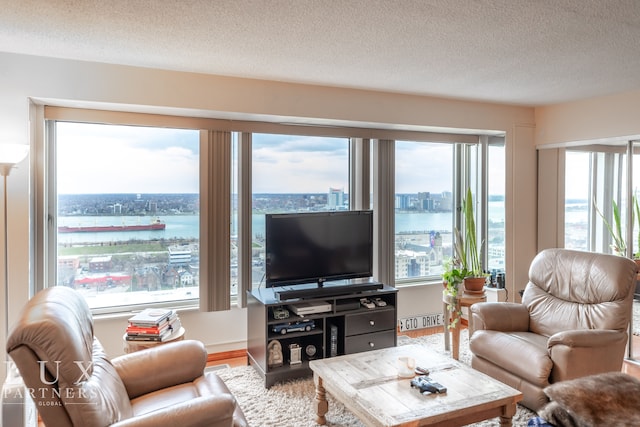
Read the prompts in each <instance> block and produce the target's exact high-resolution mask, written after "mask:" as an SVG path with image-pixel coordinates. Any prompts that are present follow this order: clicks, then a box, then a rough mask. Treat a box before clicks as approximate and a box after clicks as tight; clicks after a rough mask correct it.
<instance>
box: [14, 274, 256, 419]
mask: <svg viewBox="0 0 640 427" xmlns="http://www.w3.org/2000/svg"><path fill="white" fill-rule="evenodd" d="M7 353H8V354H9V355H10V356H11V359H13V361H14V362H15V364H16V366H17V368H18V370H19V371H20V374H21V376H22V378H23V380H24V383H25V385H26V387H27V388H28V390H29V391H30V393H31V395H32V397H33V398H34V401H35V404H36V407H37V409H38V411H39V413H40V417H41V419H42V421H43V422H44V424H45V425H46V426H47V427H67V426H76V427H105V426H117V427H124V426H145V427H147V426H149V427H151V426H161V425H163V426H169V425H173V426H178V425H179V426H181V427H187V426H207V427H211V426H246V425H247V422H246V420H245V418H244V415H243V413H242V410H241V409H240V407H239V406H238V405H237V403H236V400H235V398H234V396H233V395H232V394H231V393H230V391H229V389H228V388H227V386H226V385H225V384H224V382H223V381H222V380H221V379H220V378H219V377H218V376H217V375H215V374H214V373H206V374H205V373H204V368H205V366H206V359H207V353H206V350H205V348H204V345H203V344H202V343H201V342H200V341H195V340H185V341H179V342H172V343H167V344H163V345H159V346H156V347H154V348H150V349H146V350H141V351H138V352H135V353H130V354H126V355H124V356H120V357H116V358H114V359H113V360H109V359H108V358H107V355H106V354H105V352H104V350H103V348H102V345H101V344H100V342H99V341H98V339H97V338H96V337H95V336H94V335H93V318H92V315H91V311H90V310H89V307H88V305H87V303H86V302H85V300H84V298H83V297H82V296H81V295H80V294H79V293H77V292H76V291H74V290H72V289H70V288H65V287H62V286H59V287H52V288H47V289H45V290H43V291H41V292H39V293H37V294H36V295H35V296H34V297H33V298H32V299H31V300H29V302H28V303H27V304H26V306H25V307H24V309H23V311H22V313H21V315H20V317H19V320H18V322H17V323H16V324H15V325H14V326H13V328H12V330H11V332H10V334H9V338H8V341H7Z"/></svg>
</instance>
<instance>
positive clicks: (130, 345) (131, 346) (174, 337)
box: [122, 327, 185, 353]
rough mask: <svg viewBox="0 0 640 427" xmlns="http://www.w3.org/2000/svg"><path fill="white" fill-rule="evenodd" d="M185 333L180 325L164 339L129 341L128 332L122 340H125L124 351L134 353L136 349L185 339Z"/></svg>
mask: <svg viewBox="0 0 640 427" xmlns="http://www.w3.org/2000/svg"><path fill="white" fill-rule="evenodd" d="M184 333H185V330H184V328H183V327H180V329H178V330H177V331H176V332H174V333H172V334H171V335H169V336H168V337H167V339H166V340H164V341H128V340H127V334H124V335H123V337H122V341H123V342H124V352H125V353H133V352H134V351H139V350H144V349H145V348H151V347H155V346H157V345H162V344H166V343H168V342H173V341H182V340H183V339H184Z"/></svg>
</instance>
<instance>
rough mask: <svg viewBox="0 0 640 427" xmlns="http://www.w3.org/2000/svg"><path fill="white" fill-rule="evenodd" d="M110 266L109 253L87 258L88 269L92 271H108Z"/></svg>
mask: <svg viewBox="0 0 640 427" xmlns="http://www.w3.org/2000/svg"><path fill="white" fill-rule="evenodd" d="M111 266H112V263H111V255H107V256H97V257H94V258H91V259H90V260H89V271H90V272H92V273H93V272H97V271H109V270H111Z"/></svg>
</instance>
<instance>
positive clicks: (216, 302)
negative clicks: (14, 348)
mask: <svg viewBox="0 0 640 427" xmlns="http://www.w3.org/2000/svg"><path fill="white" fill-rule="evenodd" d="M45 119H46V141H45V142H44V143H43V146H42V153H43V158H44V159H47V165H48V167H47V168H46V173H45V174H44V175H43V177H42V178H43V181H42V185H39V188H40V187H41V188H43V189H45V190H43V191H41V192H39V194H38V200H39V201H41V202H40V203H39V204H38V206H39V207H38V210H39V212H40V214H41V215H39V216H40V218H41V219H40V225H39V226H38V230H39V233H42V235H44V236H46V237H43V238H39V239H38V240H39V242H38V245H40V247H42V252H43V253H44V254H45V256H44V257H43V260H42V261H40V260H38V266H37V269H36V270H37V274H38V275H39V277H40V276H41V278H42V280H39V282H40V283H46V284H47V285H48V284H50V283H55V285H57V286H69V287H73V288H75V289H78V290H79V291H80V292H81V293H82V294H83V295H84V296H85V298H86V300H87V302H88V303H89V306H90V307H91V308H92V309H93V310H94V311H95V312H98V313H107V312H123V311H131V310H135V309H139V308H141V307H145V306H149V305H153V306H158V305H166V306H171V307H185V306H195V305H199V306H200V307H201V308H202V309H204V310H225V309H228V308H229V307H230V305H231V303H233V302H237V303H238V304H239V305H242V304H243V303H244V299H243V296H244V295H246V291H247V290H248V289H251V288H257V287H260V286H264V274H265V253H264V249H265V248H264V244H265V228H264V227H265V215H266V214H270V213H286V212H289V213H290V212H322V211H342V210H352V209H356V206H362V208H367V207H370V208H371V209H373V210H374V218H375V219H374V232H373V242H374V257H373V259H374V276H376V275H377V274H379V275H381V276H384V277H382V278H379V277H374V279H376V280H384V281H385V283H387V282H388V284H389V285H392V286H403V285H404V284H407V283H415V282H421V283H425V282H436V281H439V277H440V274H441V272H442V264H443V260H444V259H446V258H447V257H450V256H452V233H453V227H454V225H455V224H456V223H458V222H459V220H458V219H457V215H458V213H457V205H458V204H459V200H460V194H458V192H459V191H460V188H463V187H464V188H467V187H468V186H474V188H476V191H477V194H478V195H479V196H477V197H480V199H478V200H477V201H476V204H477V206H478V208H479V210H478V212H486V209H487V205H488V209H489V212H488V214H484V213H480V214H479V217H478V221H479V222H480V223H482V224H483V225H482V227H479V228H481V229H482V230H483V231H482V232H483V233H484V234H483V236H482V239H483V241H484V242H486V244H488V246H485V251H486V249H487V247H488V250H489V254H488V256H487V258H486V259H485V265H488V267H490V268H494V267H499V266H500V265H503V262H504V259H503V258H504V246H503V245H504V139H503V138H502V139H500V138H498V139H500V143H496V144H494V145H491V142H490V141H489V140H490V138H480V137H478V136H473V135H471V136H470V135H446V136H445V137H444V139H438V141H441V142H425V141H428V140H429V138H428V137H430V136H431V135H430V134H429V135H422V136H423V137H424V140H423V141H404V140H391V139H380V140H375V139H363V138H359V137H358V136H352V137H349V136H345V135H344V134H343V130H342V129H340V130H338V129H332V130H327V129H322V131H320V130H318V129H309V130H308V132H309V133H311V134H312V135H298V134H289V133H287V131H289V130H291V129H290V128H289V127H287V126H285V125H283V126H281V129H282V133H261V132H259V131H257V130H259V129H261V128H262V127H261V125H260V124H254V123H252V124H250V125H248V124H244V126H247V127H251V128H252V129H253V131H254V132H252V133H248V132H244V131H243V129H242V126H243V125H242V124H240V125H238V127H239V128H238V129H233V130H229V129H227V128H228V127H229V123H227V122H224V121H216V120H213V119H211V120H209V119H194V118H187V117H172V116H153V115H138V114H133V113H132V114H122V113H116V112H104V111H96V110H91V111H85V110H74V109H63V108H55V107H52V108H45ZM107 123H109V124H107ZM234 126H235V124H234ZM264 128H265V129H269V132H271V131H272V130H273V126H271V125H269V126H264ZM219 129H224V130H219ZM295 130H298V129H297V128H295ZM313 133H315V135H314V134H313ZM356 133H357V132H356ZM321 135H322V136H321ZM325 135H330V136H325ZM372 141H373V142H374V143H372ZM375 141H377V142H378V144H379V145H376V144H375ZM482 141H485V142H486V141H489V146H488V147H489V148H486V147H487V144H485V143H484V142H482ZM385 147H386V148H387V151H385ZM485 149H487V150H488V157H489V159H488V163H489V164H490V168H491V169H492V170H493V173H492V174H490V175H486V174H487V168H488V166H487V163H486V162H484V163H483V162H481V161H479V159H480V158H481V156H480V154H479V153H482V152H484V153H486V151H483V150H485ZM376 156H377V158H376ZM487 181H488V183H489V186H490V187H492V188H498V189H499V190H498V193H501V194H494V195H493V197H494V198H491V197H492V195H491V194H489V195H488V196H487V194H488V193H490V191H491V190H486V189H484V188H481V186H480V185H479V183H480V182H485V184H484V185H485V186H486V182H487ZM487 221H488V222H489V226H488V227H487V224H486V223H487ZM392 224H393V227H391V225H392ZM487 229H488V232H487ZM487 233H488V235H487ZM376 259H377V261H376ZM376 263H377V264H376ZM376 265H377V266H382V265H384V266H385V267H384V268H379V269H378V270H376ZM392 270H393V271H392Z"/></svg>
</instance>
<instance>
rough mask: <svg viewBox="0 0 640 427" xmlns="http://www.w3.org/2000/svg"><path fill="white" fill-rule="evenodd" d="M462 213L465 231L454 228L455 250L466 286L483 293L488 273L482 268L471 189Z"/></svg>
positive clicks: (470, 289) (467, 288)
mask: <svg viewBox="0 0 640 427" xmlns="http://www.w3.org/2000/svg"><path fill="white" fill-rule="evenodd" d="M462 213H463V215H464V225H465V228H464V233H462V232H461V231H460V230H459V229H457V228H456V229H455V230H454V237H455V242H454V251H455V254H456V255H455V256H456V258H457V259H458V260H459V261H460V266H461V269H462V270H463V271H464V274H465V276H464V282H463V283H464V288H465V291H466V292H469V293H483V292H484V285H485V283H486V280H487V274H486V273H485V272H484V271H483V269H482V259H481V258H480V254H481V251H480V247H479V245H478V241H477V234H476V221H475V215H474V212H473V196H472V194H471V189H470V188H468V189H467V194H466V196H465V197H464V199H463V200H462Z"/></svg>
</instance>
